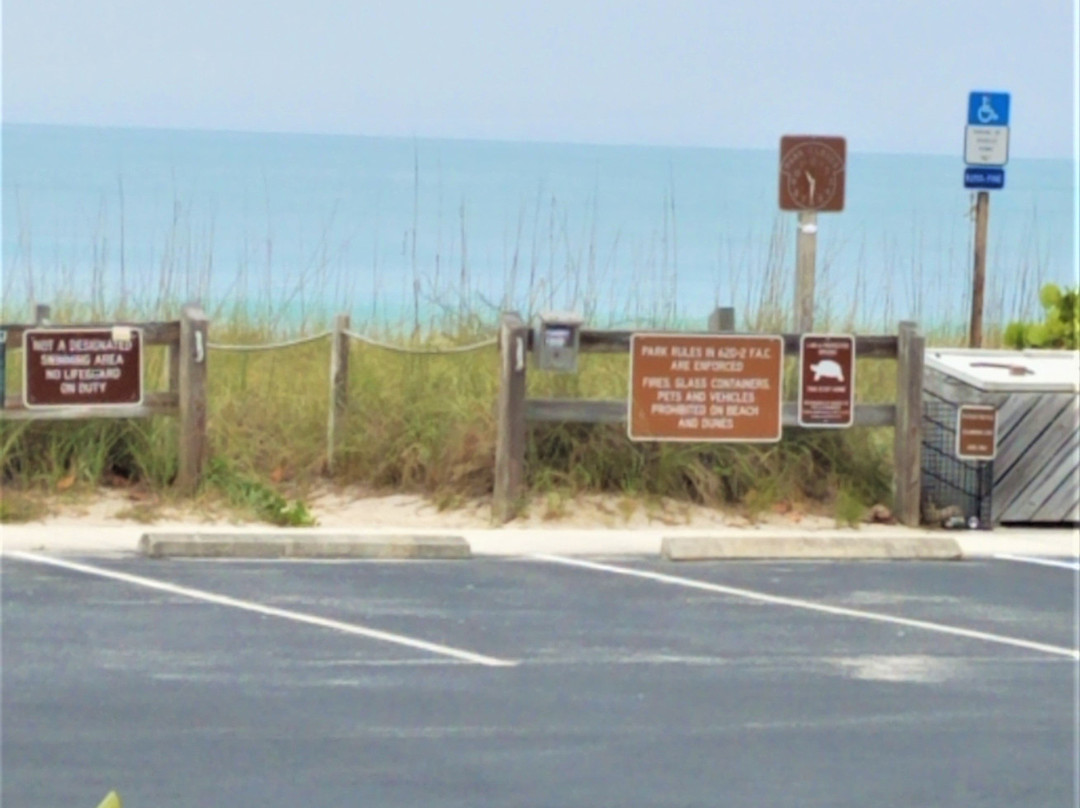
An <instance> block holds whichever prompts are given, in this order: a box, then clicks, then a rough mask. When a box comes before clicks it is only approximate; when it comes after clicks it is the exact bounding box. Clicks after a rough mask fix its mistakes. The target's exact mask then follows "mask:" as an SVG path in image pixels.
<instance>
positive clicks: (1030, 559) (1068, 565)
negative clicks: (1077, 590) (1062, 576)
mask: <svg viewBox="0 0 1080 808" xmlns="http://www.w3.org/2000/svg"><path fill="white" fill-rule="evenodd" d="M994 558H998V559H1001V560H1002V561H1016V562H1018V563H1020V564H1037V565H1039V566H1040V567H1058V568H1059V569H1063V570H1074V571H1080V562H1077V561H1058V560H1056V559H1053V558H1037V557H1035V556H1018V555H1009V554H1007V553H1002V554H1001V555H996V556H994Z"/></svg>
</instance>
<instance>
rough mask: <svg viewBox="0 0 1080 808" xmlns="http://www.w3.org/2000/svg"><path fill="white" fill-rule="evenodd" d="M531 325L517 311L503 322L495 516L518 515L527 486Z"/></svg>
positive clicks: (495, 518)
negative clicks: (526, 464)
mask: <svg viewBox="0 0 1080 808" xmlns="http://www.w3.org/2000/svg"><path fill="white" fill-rule="evenodd" d="M528 339H529V329H528V326H526V325H525V323H524V322H522V320H521V316H520V315H518V314H517V313H509V314H504V315H503V316H502V319H501V322H500V324H499V369H500V370H499V398H498V402H497V404H496V419H497V425H496V429H497V431H496V434H495V492H494V496H493V497H492V503H491V519H492V521H493V522H494V523H495V524H503V523H505V522H508V521H509V520H511V519H513V518H514V516H515V515H517V512H518V509H519V508H520V506H521V498H522V494H523V493H524V488H525V366H526V359H527V357H526V355H525V354H526V352H527V350H528Z"/></svg>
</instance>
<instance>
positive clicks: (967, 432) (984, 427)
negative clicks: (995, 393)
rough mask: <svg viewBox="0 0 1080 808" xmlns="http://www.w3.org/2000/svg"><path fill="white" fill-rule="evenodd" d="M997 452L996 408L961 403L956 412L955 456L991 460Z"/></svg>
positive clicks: (965, 458) (966, 458)
mask: <svg viewBox="0 0 1080 808" xmlns="http://www.w3.org/2000/svg"><path fill="white" fill-rule="evenodd" d="M996 454H997V410H996V409H994V408H993V407H987V406H985V405H979V404H962V405H961V406H960V408H959V409H958V410H957V412H956V456H957V457H958V458H960V459H961V460H993V459H994V456H995V455H996Z"/></svg>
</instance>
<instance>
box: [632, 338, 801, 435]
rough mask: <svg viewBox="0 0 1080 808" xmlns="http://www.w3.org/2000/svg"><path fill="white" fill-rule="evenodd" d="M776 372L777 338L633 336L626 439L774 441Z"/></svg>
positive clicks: (779, 384)
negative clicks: (627, 436)
mask: <svg viewBox="0 0 1080 808" xmlns="http://www.w3.org/2000/svg"><path fill="white" fill-rule="evenodd" d="M783 372H784V340H783V338H782V337H779V336H748V335H737V334H716V335H713V334H633V335H632V336H631V337H630V396H629V405H628V406H629V412H628V413H627V432H628V434H629V437H630V439H631V440H663V441H714V442H762V443H768V442H775V441H778V440H780V435H781V432H782V417H783V406H782V402H781V398H782V393H783Z"/></svg>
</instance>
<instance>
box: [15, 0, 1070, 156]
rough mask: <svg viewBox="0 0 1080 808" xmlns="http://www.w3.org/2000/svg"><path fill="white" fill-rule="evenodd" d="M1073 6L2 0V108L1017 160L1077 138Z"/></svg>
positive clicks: (1049, 152)
mask: <svg viewBox="0 0 1080 808" xmlns="http://www.w3.org/2000/svg"><path fill="white" fill-rule="evenodd" d="M1078 2H1080V0H662V1H658V0H623V1H622V2H616V1H615V0H518V2H507V1H506V0H381V1H378V2H374V1H372V0H3V7H2V10H3V20H2V23H3V59H2V66H3V118H4V121H5V122H18V123H55V124H88V125H102V126H149V127H167V128H183V129H188V128H194V129H228V130H245V131H279V132H282V131H283V132H320V133H342V134H357V135H396V136H406V137H454V138H479V139H496V140H531V141H537V140H540V141H559V142H584V143H632V144H657V145H661V144H662V145H673V146H704V147H735V148H775V146H776V143H777V142H778V140H779V138H780V136H781V135H783V134H829V135H842V136H844V137H847V139H848V148H849V149H850V150H853V151H872V152H915V153H934V154H955V153H959V152H960V151H961V149H962V138H963V126H964V124H965V123H966V112H967V96H968V93H969V92H970V91H972V90H994V91H1005V92H1010V93H1011V94H1012V107H1011V118H1012V120H1011V130H1010V156H1011V157H1069V156H1072V155H1073V154H1074V148H1075V143H1076V130H1075V126H1076V109H1077V78H1076V75H1077V67H1076V50H1077V40H1076V37H1077V33H1076V30H1077V4H1078Z"/></svg>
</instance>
